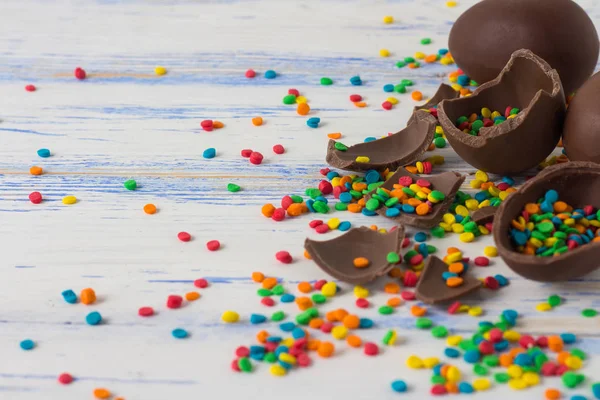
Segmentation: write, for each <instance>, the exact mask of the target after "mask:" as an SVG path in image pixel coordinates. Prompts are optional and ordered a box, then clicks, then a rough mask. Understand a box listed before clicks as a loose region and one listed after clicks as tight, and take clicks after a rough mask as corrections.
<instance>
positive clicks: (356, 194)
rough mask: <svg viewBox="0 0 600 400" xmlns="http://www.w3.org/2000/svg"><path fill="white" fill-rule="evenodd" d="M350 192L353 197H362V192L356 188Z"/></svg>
mask: <svg viewBox="0 0 600 400" xmlns="http://www.w3.org/2000/svg"><path fill="white" fill-rule="evenodd" d="M348 193H350V196H352V198H353V199H360V198H361V197H362V193H361V192H357V191H356V190H350V191H349V192H348Z"/></svg>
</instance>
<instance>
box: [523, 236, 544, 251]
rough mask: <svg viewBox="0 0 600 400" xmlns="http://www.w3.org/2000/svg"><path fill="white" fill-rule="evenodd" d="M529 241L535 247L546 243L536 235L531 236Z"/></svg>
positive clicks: (537, 247)
mask: <svg viewBox="0 0 600 400" xmlns="http://www.w3.org/2000/svg"><path fill="white" fill-rule="evenodd" d="M527 242H528V243H529V244H530V245H532V246H533V247H535V248H536V249H539V248H540V247H542V246H543V245H544V242H542V241H541V240H540V239H536V238H534V237H531V238H529V240H528V241H527Z"/></svg>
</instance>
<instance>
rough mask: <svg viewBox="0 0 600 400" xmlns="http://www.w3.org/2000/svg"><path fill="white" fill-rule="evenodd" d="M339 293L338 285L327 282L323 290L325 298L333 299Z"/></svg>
mask: <svg viewBox="0 0 600 400" xmlns="http://www.w3.org/2000/svg"><path fill="white" fill-rule="evenodd" d="M336 292H337V285H336V284H335V282H327V283H326V284H324V285H323V287H322V288H321V294H322V295H323V296H325V297H333V296H335V293H336Z"/></svg>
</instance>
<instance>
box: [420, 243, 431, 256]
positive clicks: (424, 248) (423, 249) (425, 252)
mask: <svg viewBox="0 0 600 400" xmlns="http://www.w3.org/2000/svg"><path fill="white" fill-rule="evenodd" d="M418 251H419V253H420V254H421V255H422V256H423V257H427V256H428V255H429V249H428V248H427V244H426V243H421V244H420V245H419V250H418Z"/></svg>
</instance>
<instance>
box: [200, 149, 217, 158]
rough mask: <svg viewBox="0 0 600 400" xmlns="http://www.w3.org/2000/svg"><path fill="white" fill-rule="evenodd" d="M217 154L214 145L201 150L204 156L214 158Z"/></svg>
mask: <svg viewBox="0 0 600 400" xmlns="http://www.w3.org/2000/svg"><path fill="white" fill-rule="evenodd" d="M216 155H217V150H216V149H215V148H214V147H209V148H208V149H206V150H204V151H203V152H202V157H204V158H215V156H216Z"/></svg>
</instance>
